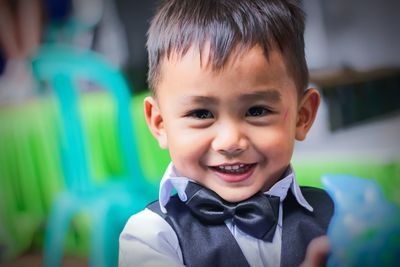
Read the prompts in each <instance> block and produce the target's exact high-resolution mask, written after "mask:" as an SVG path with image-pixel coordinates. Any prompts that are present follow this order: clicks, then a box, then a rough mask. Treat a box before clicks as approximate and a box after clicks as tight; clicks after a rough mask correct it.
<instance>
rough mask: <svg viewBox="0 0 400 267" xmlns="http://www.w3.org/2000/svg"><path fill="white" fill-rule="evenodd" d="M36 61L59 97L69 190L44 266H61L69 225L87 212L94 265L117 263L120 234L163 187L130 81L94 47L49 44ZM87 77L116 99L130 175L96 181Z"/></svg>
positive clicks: (51, 226)
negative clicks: (144, 163)
mask: <svg viewBox="0 0 400 267" xmlns="http://www.w3.org/2000/svg"><path fill="white" fill-rule="evenodd" d="M32 64H33V73H34V76H35V78H36V79H37V81H38V82H41V83H40V84H41V86H40V87H39V88H40V89H43V88H45V86H44V85H48V86H49V87H50V88H51V89H52V90H53V91H54V94H55V96H56V99H57V100H58V105H59V113H60V117H61V121H62V129H61V136H62V137H61V138H62V149H61V150H62V151H61V155H62V165H63V172H64V178H65V184H66V191H64V192H63V193H61V194H60V195H59V196H58V197H57V198H56V199H55V201H54V204H53V207H52V209H51V211H50V214H49V218H48V223H47V228H46V233H45V241H44V266H48V267H55V266H61V263H62V257H63V250H64V242H65V240H64V239H65V236H66V233H67V231H68V228H69V225H70V223H71V220H72V218H73V217H74V216H75V215H77V214H82V213H84V214H87V215H88V216H87V217H88V218H89V220H90V222H91V234H90V243H91V245H90V255H89V264H90V266H93V267H94V266H95V267H102V266H116V265H117V261H118V260H117V259H118V237H119V233H120V231H121V230H122V228H123V226H124V224H125V222H126V220H127V219H128V218H129V216H130V215H132V214H133V213H135V212H137V211H139V210H141V209H143V208H144V207H145V206H146V204H148V203H149V202H150V201H152V200H154V199H156V198H157V188H156V187H155V185H154V183H150V182H149V181H148V179H146V177H145V176H144V174H143V170H142V167H141V165H140V161H139V156H138V153H137V151H138V149H137V144H136V142H135V139H136V138H135V136H134V131H133V125H132V118H131V113H130V100H131V98H130V95H129V90H128V87H127V84H126V82H125V80H124V78H123V77H122V75H121V74H120V72H119V71H118V70H116V69H114V68H113V67H112V66H110V65H109V64H108V63H107V62H106V61H105V60H103V58H101V57H100V56H99V55H98V54H96V53H94V52H92V51H88V50H79V49H77V48H73V47H69V46H60V45H47V46H43V47H42V48H41V49H40V50H39V52H38V54H37V55H36V56H35V57H34V59H33V61H32ZM82 81H85V82H90V83H91V84H95V85H97V86H99V87H100V88H102V89H104V90H105V91H107V92H108V93H110V95H111V97H112V99H113V101H114V103H115V109H116V111H115V115H116V120H115V121H116V132H117V135H118V140H119V141H120V149H121V153H122V162H123V164H124V167H125V170H126V177H109V178H107V179H105V182H104V183H100V184H99V183H96V182H95V179H94V177H93V175H92V171H91V169H90V168H89V166H90V164H89V162H88V149H87V142H85V135H84V131H83V127H82V121H81V114H80V112H79V109H78V101H79V96H80V94H81V90H80V86H81V85H82V84H83V83H82ZM99 108H100V107H99ZM50 178H51V177H49V179H50Z"/></svg>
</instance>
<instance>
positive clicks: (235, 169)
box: [218, 164, 248, 173]
mask: <svg viewBox="0 0 400 267" xmlns="http://www.w3.org/2000/svg"><path fill="white" fill-rule="evenodd" d="M218 169H219V170H221V171H225V172H232V173H240V172H245V171H247V169H248V166H246V165H245V164H237V165H225V166H218Z"/></svg>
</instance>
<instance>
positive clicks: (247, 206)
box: [185, 182, 280, 242]
mask: <svg viewBox="0 0 400 267" xmlns="http://www.w3.org/2000/svg"><path fill="white" fill-rule="evenodd" d="M185 192H186V195H187V201H186V205H187V206H188V207H189V208H190V210H191V211H192V212H193V213H194V215H195V216H196V217H197V218H199V219H200V220H201V221H203V222H205V223H209V224H221V223H223V222H224V221H225V220H226V219H232V220H233V223H234V224H235V225H237V226H238V227H239V229H240V230H242V231H243V232H245V233H247V234H248V235H251V236H253V237H255V238H258V239H263V240H264V241H268V242H272V238H273V237H274V233H275V229H276V225H277V223H278V213H279V203H280V199H279V197H276V196H270V195H266V194H263V193H261V192H259V193H257V194H256V195H254V196H252V197H251V198H248V199H246V200H243V201H241V202H238V203H230V202H227V201H225V200H223V199H222V198H221V197H220V196H218V195H217V194H216V193H215V192H214V191H211V190H210V189H207V188H205V187H203V186H201V185H199V184H196V183H193V182H189V183H188V185H187V187H186V189H185Z"/></svg>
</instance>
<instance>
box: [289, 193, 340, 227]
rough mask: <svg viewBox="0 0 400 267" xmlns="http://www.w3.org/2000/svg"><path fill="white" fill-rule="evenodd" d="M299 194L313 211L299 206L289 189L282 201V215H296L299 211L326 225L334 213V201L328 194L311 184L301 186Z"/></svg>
mask: <svg viewBox="0 0 400 267" xmlns="http://www.w3.org/2000/svg"><path fill="white" fill-rule="evenodd" d="M300 190H301V194H302V196H303V197H304V198H305V200H306V201H307V202H308V203H309V204H310V205H311V207H312V208H313V211H312V212H310V211H308V210H306V209H304V208H303V207H301V206H300V205H299V204H298V202H297V201H296V200H295V197H294V195H293V194H292V193H291V192H290V191H289V192H288V195H287V197H286V199H285V201H284V202H283V204H284V210H285V212H284V216H298V214H299V213H301V214H303V215H304V216H306V217H312V219H313V220H316V221H317V222H318V223H319V224H321V225H324V227H327V226H328V224H329V222H330V220H331V218H332V216H333V213H334V209H335V207H334V202H333V200H332V198H331V197H330V196H329V194H328V193H327V192H326V191H325V190H324V189H321V188H317V187H311V186H301V187H300Z"/></svg>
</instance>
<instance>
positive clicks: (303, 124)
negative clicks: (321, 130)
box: [296, 88, 321, 141]
mask: <svg viewBox="0 0 400 267" xmlns="http://www.w3.org/2000/svg"><path fill="white" fill-rule="evenodd" d="M320 101H321V96H320V94H319V92H318V91H317V90H316V89H314V88H310V89H307V90H306V91H305V93H304V95H303V97H302V99H301V100H300V105H299V109H298V111H297V123H296V139H297V140H299V141H303V140H304V139H305V138H306V136H307V133H308V131H309V130H310V128H311V126H312V124H313V122H314V120H315V117H316V116H317V111H318V107H319V103H320Z"/></svg>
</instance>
